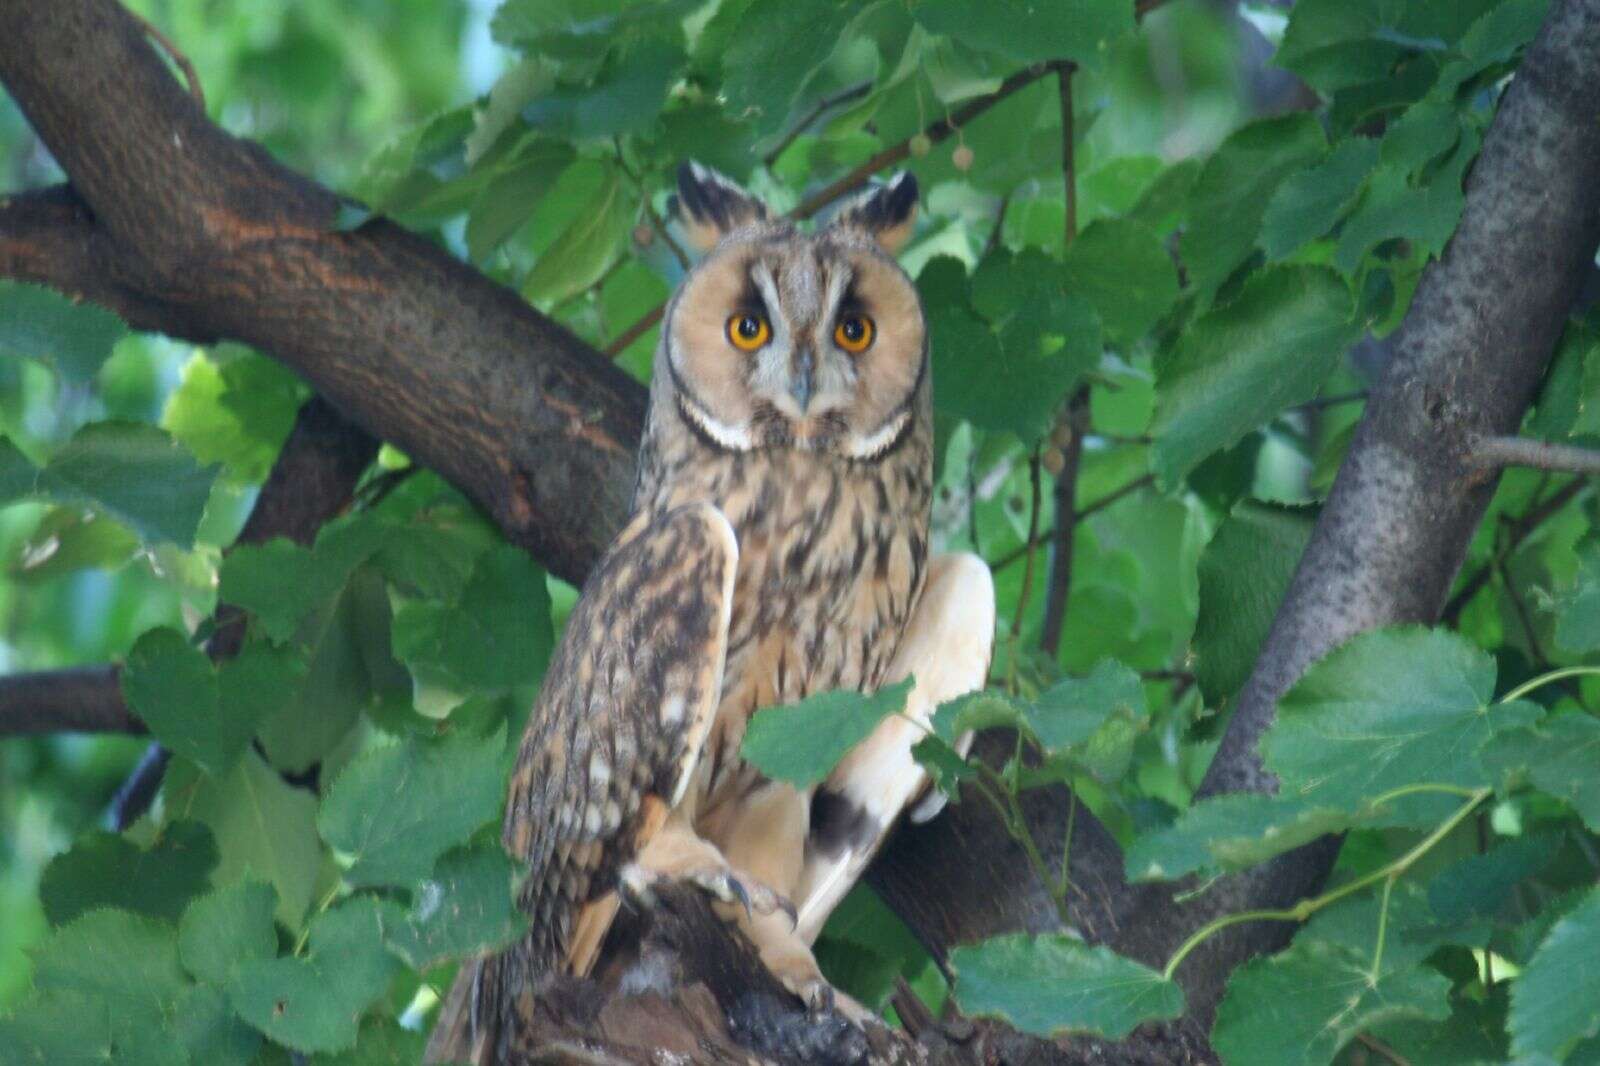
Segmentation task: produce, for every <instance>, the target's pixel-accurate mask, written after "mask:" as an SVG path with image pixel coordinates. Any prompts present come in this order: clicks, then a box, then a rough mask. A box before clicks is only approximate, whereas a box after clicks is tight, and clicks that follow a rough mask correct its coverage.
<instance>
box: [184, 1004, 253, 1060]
mask: <svg viewBox="0 0 1600 1066" xmlns="http://www.w3.org/2000/svg"><path fill="white" fill-rule="evenodd" d="M174 1015H175V1017H174V1018H173V1028H174V1029H175V1030H176V1031H177V1035H178V1039H179V1040H180V1041H181V1042H182V1043H183V1046H184V1048H185V1050H187V1051H188V1053H189V1061H190V1062H192V1063H205V1064H206V1066H249V1064H251V1063H253V1062H255V1059H256V1052H257V1051H259V1050H260V1048H261V1034H260V1033H258V1032H256V1031H255V1030H254V1029H252V1028H250V1027H249V1026H248V1025H246V1024H244V1022H242V1021H240V1020H239V1016H238V1015H237V1014H235V1013H234V1012H233V1007H232V1005H230V1004H229V1003H228V996H227V993H226V992H224V991H223V990H222V989H220V988H217V987H216V986H214V985H192V986H190V987H189V988H185V989H184V990H183V991H182V992H180V993H179V994H178V1003H177V1008H176V1010H175V1012H174Z"/></svg>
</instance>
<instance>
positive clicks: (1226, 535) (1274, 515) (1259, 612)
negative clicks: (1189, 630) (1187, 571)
mask: <svg viewBox="0 0 1600 1066" xmlns="http://www.w3.org/2000/svg"><path fill="white" fill-rule="evenodd" d="M1311 525H1312V520H1311V516H1310V515H1308V514H1305V513H1302V512H1297V511H1291V510H1287V509H1283V508H1278V507H1270V506H1266V505H1263V504H1257V503H1251V502H1243V503H1240V504H1239V505H1238V506H1237V507H1235V508H1234V511H1233V513H1232V514H1231V515H1229V516H1228V518H1227V519H1226V520H1224V521H1223V523H1222V525H1221V526H1219V527H1218V528H1217V532H1216V535H1215V536H1213V537H1212V538H1211V543H1210V544H1207V545H1206V547H1205V550H1204V551H1203V552H1201V554H1200V565H1199V580H1200V613H1199V616H1198V617H1197V619H1196V621H1195V627H1194V658H1195V663H1194V672H1195V679H1196V681H1198V682H1199V684H1200V691H1201V692H1203V693H1204V694H1205V697H1206V699H1207V701H1209V702H1210V703H1213V704H1220V703H1221V702H1222V701H1223V700H1225V699H1227V698H1228V697H1230V696H1232V695H1233V694H1234V693H1236V692H1238V691H1239V690H1240V689H1241V688H1243V687H1244V683H1245V682H1246V681H1247V680H1249V677H1250V671H1251V670H1252V669H1253V668H1254V667H1255V661H1256V656H1257V654H1258V653H1259V652H1260V651H1261V645H1262V643H1263V642H1264V641H1265V640H1266V639H1267V631H1268V630H1270V629H1271V628H1272V619H1273V616H1274V615H1276V614H1277V611H1278V604H1279V603H1281V602H1282V600H1283V594H1284V593H1285V592H1287V591H1288V588H1289V580H1290V578H1292V577H1293V576H1294V571H1295V567H1296V566H1298V565H1299V563H1300V556H1301V555H1302V554H1303V553H1304V552H1305V548H1306V544H1307V543H1308V542H1309V541H1310V539H1311Z"/></svg>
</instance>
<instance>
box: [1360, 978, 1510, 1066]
mask: <svg viewBox="0 0 1600 1066" xmlns="http://www.w3.org/2000/svg"><path fill="white" fill-rule="evenodd" d="M1485 957H1486V958H1487V957H1488V953H1487V952H1485ZM1356 1040H1357V1041H1358V1042H1360V1044H1361V1045H1362V1046H1363V1047H1365V1048H1366V1049H1367V1050H1369V1051H1371V1052H1373V1053H1374V1054H1377V1055H1381V1056H1383V1058H1384V1059H1385V1060H1387V1061H1388V1062H1391V1063H1393V1064H1394V1066H1411V1060H1410V1059H1408V1058H1406V1057H1405V1056H1404V1055H1402V1054H1400V1052H1398V1051H1396V1050H1395V1049H1394V1048H1392V1047H1390V1046H1389V1045H1388V1044H1385V1043H1384V1042H1383V1041H1382V1040H1379V1039H1378V1038H1377V1037H1375V1036H1369V1035H1368V1034H1366V1033H1357V1034H1356Z"/></svg>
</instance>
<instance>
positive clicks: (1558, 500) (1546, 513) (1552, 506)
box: [1439, 478, 1589, 626]
mask: <svg viewBox="0 0 1600 1066" xmlns="http://www.w3.org/2000/svg"><path fill="white" fill-rule="evenodd" d="M1588 487H1589V484H1588V482H1586V481H1584V480H1583V479H1582V478H1576V479H1574V480H1572V481H1569V482H1567V483H1566V484H1565V485H1563V486H1561V488H1559V489H1557V490H1556V491H1555V493H1554V494H1552V495H1551V496H1550V498H1549V499H1547V500H1545V501H1544V502H1542V503H1539V504H1535V505H1534V506H1533V507H1532V508H1530V509H1529V510H1528V512H1527V513H1526V514H1524V515H1523V516H1522V517H1521V518H1518V519H1517V520H1516V521H1515V522H1514V523H1513V524H1512V526H1511V534H1510V535H1509V536H1508V537H1506V538H1505V542H1504V543H1503V544H1502V545H1501V546H1500V547H1499V548H1498V549H1497V550H1496V553H1495V558H1493V559H1491V560H1490V561H1489V562H1487V563H1485V564H1484V565H1483V566H1481V567H1479V568H1478V569H1477V570H1475V571H1473V573H1472V576H1471V577H1469V578H1467V580H1466V581H1465V582H1464V583H1463V584H1462V586H1461V589H1460V591H1458V592H1457V593H1456V594H1455V595H1454V596H1452V597H1450V602H1449V603H1447V604H1445V607H1444V611H1443V612H1442V613H1441V614H1440V615H1439V620H1440V622H1442V623H1443V624H1444V625H1447V626H1454V625H1455V624H1456V623H1457V622H1459V621H1460V620H1461V612H1462V611H1463V610H1465V609H1466V606H1467V604H1468V603H1470V602H1472V598H1473V597H1474V596H1476V595H1477V594H1478V593H1479V592H1480V591H1481V590H1482V589H1483V586H1484V585H1486V584H1488V582H1489V578H1490V577H1492V576H1494V571H1495V569H1496V568H1497V567H1498V565H1499V560H1500V552H1502V551H1503V552H1505V553H1506V554H1507V555H1509V554H1511V553H1512V552H1515V551H1516V550H1517V548H1519V547H1520V546H1521V545H1522V542H1523V541H1525V540H1527V539H1528V538H1529V537H1530V536H1532V535H1533V533H1534V531H1535V530H1537V529H1538V528H1539V527H1540V526H1542V525H1544V523H1545V522H1546V521H1548V520H1549V519H1550V518H1552V517H1554V516H1555V515H1556V514H1557V513H1558V512H1559V511H1560V510H1561V508H1563V507H1565V506H1566V505H1567V503H1568V502H1569V501H1571V500H1572V498H1573V497H1574V496H1576V495H1578V493H1580V492H1582V491H1583V490H1584V489H1586V488H1588Z"/></svg>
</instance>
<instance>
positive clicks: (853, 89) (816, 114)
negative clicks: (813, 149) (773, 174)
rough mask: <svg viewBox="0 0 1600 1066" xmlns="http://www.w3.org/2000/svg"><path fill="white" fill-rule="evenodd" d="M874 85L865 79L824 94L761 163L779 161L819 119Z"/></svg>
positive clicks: (849, 102) (852, 100) (863, 94)
mask: <svg viewBox="0 0 1600 1066" xmlns="http://www.w3.org/2000/svg"><path fill="white" fill-rule="evenodd" d="M872 85H873V83H872V82H871V81H863V82H860V83H858V84H856V85H852V86H850V87H849V88H847V89H840V90H839V91H838V92H836V93H834V94H833V95H831V96H824V97H823V98H822V99H821V100H818V101H817V106H815V107H813V108H812V109H811V110H810V111H807V112H806V114H805V117H804V118H802V119H801V120H800V121H799V122H796V123H795V124H794V126H793V128H791V129H790V130H789V132H788V133H786V134H784V135H783V139H782V140H780V141H779V142H778V143H777V144H776V145H774V146H773V147H772V149H771V150H770V151H768V152H767V153H766V154H765V155H763V156H762V157H761V164H762V165H763V166H768V167H770V166H772V164H773V163H775V162H777V160H778V157H779V156H781V155H782V154H783V153H784V151H785V150H786V149H788V147H789V146H790V145H791V144H793V143H794V142H795V141H796V140H798V139H799V138H800V136H801V135H802V134H804V133H805V132H806V131H807V130H809V129H810V128H811V127H812V126H813V125H814V124H815V123H816V122H817V120H818V119H820V118H821V117H822V116H823V115H825V114H827V113H828V112H829V111H832V110H833V109H834V108H836V107H842V106H843V105H845V104H853V103H855V102H856V101H857V100H860V99H861V98H862V97H864V96H866V95H867V94H868V93H870V92H871V91H872Z"/></svg>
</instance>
